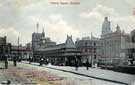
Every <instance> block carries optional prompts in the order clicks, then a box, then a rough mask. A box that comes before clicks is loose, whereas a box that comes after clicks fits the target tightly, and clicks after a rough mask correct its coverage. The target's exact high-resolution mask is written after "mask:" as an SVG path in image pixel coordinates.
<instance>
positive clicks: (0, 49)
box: [0, 36, 11, 61]
mask: <svg viewBox="0 0 135 85" xmlns="http://www.w3.org/2000/svg"><path fill="white" fill-rule="evenodd" d="M10 56H11V43H7V38H6V36H4V37H0V61H4V60H5V59H6V58H8V57H10Z"/></svg>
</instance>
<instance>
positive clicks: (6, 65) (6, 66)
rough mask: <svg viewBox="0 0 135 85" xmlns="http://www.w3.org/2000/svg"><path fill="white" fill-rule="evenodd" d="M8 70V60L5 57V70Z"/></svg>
mask: <svg viewBox="0 0 135 85" xmlns="http://www.w3.org/2000/svg"><path fill="white" fill-rule="evenodd" d="M7 68H8V58H7V56H5V69H7Z"/></svg>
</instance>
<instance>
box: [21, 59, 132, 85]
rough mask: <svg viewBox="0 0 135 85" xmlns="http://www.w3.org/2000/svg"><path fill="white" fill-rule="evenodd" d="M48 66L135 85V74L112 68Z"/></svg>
mask: <svg viewBox="0 0 135 85" xmlns="http://www.w3.org/2000/svg"><path fill="white" fill-rule="evenodd" d="M23 62H24V63H28V62H27V61H23ZM32 64H33V65H39V63H32ZM44 66H45V67H47V68H50V69H55V70H60V71H64V72H70V73H74V74H77V75H82V76H87V77H91V78H94V79H99V80H103V81H108V82H114V83H119V84H124V85H131V84H132V85H134V82H135V75H131V74H125V73H120V72H114V71H111V70H104V69H100V68H89V70H86V67H79V68H78V71H76V70H75V67H69V66H53V65H47V66H46V65H44Z"/></svg>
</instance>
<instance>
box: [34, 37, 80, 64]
mask: <svg viewBox="0 0 135 85" xmlns="http://www.w3.org/2000/svg"><path fill="white" fill-rule="evenodd" d="M41 57H43V58H44V59H45V61H46V62H50V63H51V64H53V65H68V66H73V65H75V59H77V60H78V61H79V62H80V64H81V56H80V51H78V50H77V48H76V46H75V44H74V42H73V40H72V36H67V39H66V42H65V43H62V44H56V45H53V46H46V47H40V48H39V49H37V50H36V51H35V52H34V57H33V58H34V60H35V61H37V62H38V61H39V59H40V58H41Z"/></svg>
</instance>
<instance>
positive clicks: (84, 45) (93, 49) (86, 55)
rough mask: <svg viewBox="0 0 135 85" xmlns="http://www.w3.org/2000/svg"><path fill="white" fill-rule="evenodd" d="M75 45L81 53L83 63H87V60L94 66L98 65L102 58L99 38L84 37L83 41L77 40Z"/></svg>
mask: <svg viewBox="0 0 135 85" xmlns="http://www.w3.org/2000/svg"><path fill="white" fill-rule="evenodd" d="M75 44H76V47H77V49H79V50H80V51H81V55H82V57H81V58H82V59H81V60H82V63H85V62H86V60H87V59H88V60H89V62H90V63H91V64H92V65H93V66H94V64H95V63H98V58H99V56H101V52H100V50H101V42H100V39H99V38H94V37H91V38H90V37H84V38H82V39H81V40H77V41H76V42H75Z"/></svg>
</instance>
